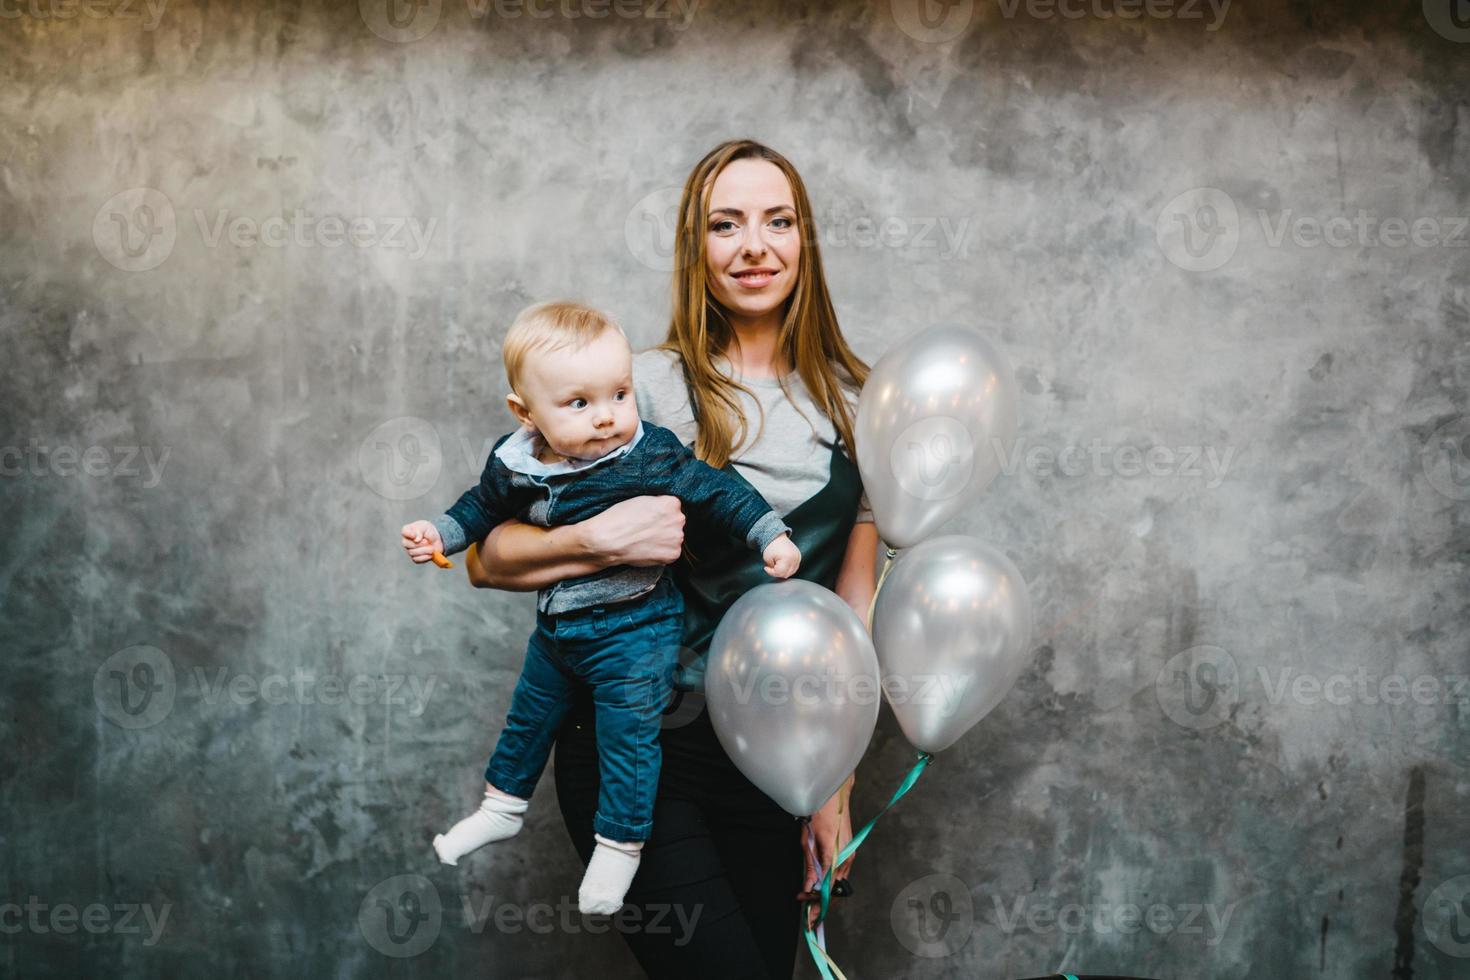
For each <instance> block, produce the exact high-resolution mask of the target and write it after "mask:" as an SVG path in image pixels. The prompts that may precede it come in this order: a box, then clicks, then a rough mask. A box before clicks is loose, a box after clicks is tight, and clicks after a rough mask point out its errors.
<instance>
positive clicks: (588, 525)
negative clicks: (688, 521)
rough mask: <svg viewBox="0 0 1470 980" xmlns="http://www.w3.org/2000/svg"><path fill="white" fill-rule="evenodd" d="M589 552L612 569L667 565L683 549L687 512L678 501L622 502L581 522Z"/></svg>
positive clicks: (650, 498)
mask: <svg viewBox="0 0 1470 980" xmlns="http://www.w3.org/2000/svg"><path fill="white" fill-rule="evenodd" d="M581 530H582V536H583V538H584V540H585V541H586V542H587V548H588V550H589V551H591V552H593V553H594V554H596V555H599V556H601V557H602V558H604V559H606V561H607V563H608V564H609V565H641V566H650V565H667V564H670V563H671V562H674V561H676V560H678V558H679V552H680V550H681V549H682V548H683V547H684V509H683V505H682V504H681V503H680V501H679V498H678V497H671V496H657V497H655V496H647V495H645V496H642V497H632V498H629V499H628V500H621V501H619V502H617V503H615V504H613V505H612V506H611V507H609V508H607V509H606V510H604V511H603V512H602V513H600V514H598V515H597V516H596V517H589V518H587V519H586V520H585V521H583V522H582V525H581Z"/></svg>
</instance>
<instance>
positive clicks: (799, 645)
mask: <svg viewBox="0 0 1470 980" xmlns="http://www.w3.org/2000/svg"><path fill="white" fill-rule="evenodd" d="M704 693H705V698H706V703H707V704H708V706H709V713H710V721H711V723H712V724H713V725H714V729H715V734H716V735H718V736H719V739H720V744H721V745H723V746H724V747H725V751H726V752H727V753H729V755H730V759H731V760H732V761H733V762H734V763H735V765H736V767H737V768H738V769H739V770H740V771H741V772H743V773H744V774H745V776H746V778H747V779H749V780H750V781H751V782H752V783H754V784H755V785H756V786H758V787H759V788H760V789H761V790H762V791H763V792H765V794H766V795H767V796H769V797H770V798H771V799H773V800H775V801H776V802H777V803H779V804H780V805H781V807H782V809H784V810H785V811H786V812H788V813H790V814H793V815H794V816H798V817H804V816H808V815H810V814H812V813H815V812H816V811H817V810H818V809H820V808H821V806H822V804H823V803H826V802H827V800H829V799H831V797H832V794H833V793H835V792H837V790H838V788H839V787H840V786H841V785H842V783H843V781H844V780H846V779H847V777H848V776H849V775H850V774H851V773H852V771H853V770H854V769H855V768H856V767H857V764H858V760H859V759H861V758H862V757H863V753H864V752H865V751H866V750H867V748H868V742H869V741H870V740H871V739H872V737H873V726H874V725H875V724H877V721H878V700H879V698H880V697H881V696H882V695H881V691H880V688H879V684H878V658H877V655H876V653H875V652H874V650H873V641H872V639H871V638H869V636H868V631H867V630H866V629H865V628H864V627H863V623H862V620H860V619H858V617H857V614H856V613H854V612H853V611H852V608H851V607H850V606H848V604H847V603H846V602H844V601H843V600H842V599H841V598H839V597H838V596H837V595H836V594H835V593H833V592H830V591H828V590H827V589H824V588H822V587H821V586H820V585H817V584H816V583H814V582H808V581H805V580H802V579H787V580H785V581H783V582H771V583H768V584H765V585H758V586H756V587H755V588H753V589H751V590H750V591H748V592H746V593H745V594H744V595H742V596H741V597H740V598H739V599H737V600H735V602H734V603H733V604H732V605H731V606H730V608H729V609H728V610H727V611H726V612H725V615H724V616H723V617H722V618H721V619H720V624H719V626H717V627H716V628H715V633H714V637H713V638H712V639H711V640H710V648H709V667H708V670H707V672H706V674H705V681H704Z"/></svg>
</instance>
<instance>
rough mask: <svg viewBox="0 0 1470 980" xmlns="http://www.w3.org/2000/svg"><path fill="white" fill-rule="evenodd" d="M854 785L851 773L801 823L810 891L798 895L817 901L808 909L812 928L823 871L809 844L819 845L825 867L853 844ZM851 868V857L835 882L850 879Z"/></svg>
mask: <svg viewBox="0 0 1470 980" xmlns="http://www.w3.org/2000/svg"><path fill="white" fill-rule="evenodd" d="M852 784H853V777H851V776H848V777H847V782H845V783H843V784H842V787H841V788H840V789H839V790H838V791H837V792H836V793H834V794H833V796H832V798H831V799H830V800H828V801H827V802H826V803H824V804H822V808H821V809H820V810H818V811H817V812H816V813H814V814H812V818H811V819H810V820H808V821H807V822H806V823H804V824H802V826H801V848H802V854H803V855H805V860H806V884H805V887H806V890H805V891H804V892H802V893H801V894H800V895H798V896H797V897H798V898H801V899H808V900H810V901H811V902H812V903H813V904H812V905H811V906H810V908H809V910H808V912H807V927H808V928H811V927H812V926H813V925H815V923H816V921H817V914H818V913H819V912H820V911H821V898H822V890H821V889H822V872H821V869H820V868H817V867H815V866H814V865H813V864H812V852H811V850H810V849H809V847H808V844H812V845H815V846H816V849H817V858H818V860H820V861H821V862H822V867H823V868H826V867H830V866H831V864H832V862H833V861H834V860H836V859H837V855H838V854H839V853H841V851H842V848H843V847H845V846H846V845H848V844H850V843H852V807H851V805H850V804H851V798H852ZM854 857H856V855H854ZM851 871H852V858H851V857H850V858H848V859H847V860H846V861H843V862H842V864H841V865H840V866H839V867H838V868H837V870H836V871H834V872H833V873H832V881H833V882H834V883H835V882H836V881H837V880H838V879H840V878H846V877H847V876H848V874H849V872H851Z"/></svg>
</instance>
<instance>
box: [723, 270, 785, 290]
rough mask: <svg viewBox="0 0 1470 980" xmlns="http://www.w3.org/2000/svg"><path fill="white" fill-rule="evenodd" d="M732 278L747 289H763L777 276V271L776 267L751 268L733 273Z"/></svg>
mask: <svg viewBox="0 0 1470 980" xmlns="http://www.w3.org/2000/svg"><path fill="white" fill-rule="evenodd" d="M730 278H732V279H734V280H735V281H736V282H738V283H739V284H740V285H741V286H744V287H745V288H746V289H763V288H765V287H766V286H768V285H770V283H771V280H772V279H775V278H776V271H775V270H774V269H750V270H748V271H745V272H734V273H731V274H730Z"/></svg>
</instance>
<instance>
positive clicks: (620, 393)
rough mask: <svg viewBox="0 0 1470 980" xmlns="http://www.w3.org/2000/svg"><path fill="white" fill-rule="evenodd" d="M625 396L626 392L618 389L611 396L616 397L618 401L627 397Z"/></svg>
mask: <svg viewBox="0 0 1470 980" xmlns="http://www.w3.org/2000/svg"><path fill="white" fill-rule="evenodd" d="M627 396H628V393H627V392H626V391H620V392H618V393H617V394H616V395H614V396H613V397H614V398H616V399H617V400H618V401H623V400H624V399H625V398H627Z"/></svg>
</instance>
